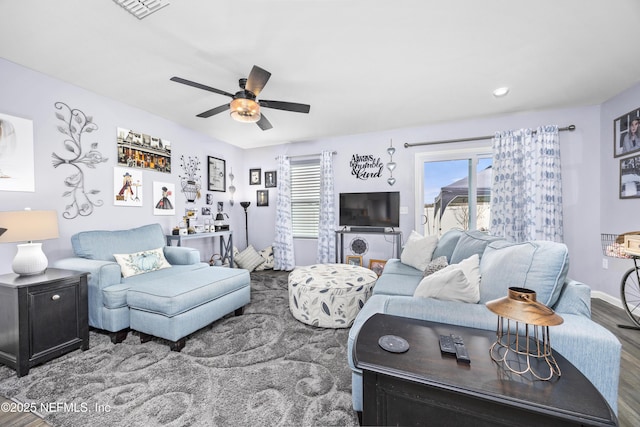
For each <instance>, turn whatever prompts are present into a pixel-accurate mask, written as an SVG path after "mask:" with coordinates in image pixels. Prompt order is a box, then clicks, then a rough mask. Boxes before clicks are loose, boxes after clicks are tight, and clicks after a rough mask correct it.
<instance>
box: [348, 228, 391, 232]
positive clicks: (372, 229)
mask: <svg viewBox="0 0 640 427" xmlns="http://www.w3.org/2000/svg"><path fill="white" fill-rule="evenodd" d="M349 231H351V232H352V233H384V232H385V228H384V227H349Z"/></svg>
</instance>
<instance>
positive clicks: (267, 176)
mask: <svg viewBox="0 0 640 427" xmlns="http://www.w3.org/2000/svg"><path fill="white" fill-rule="evenodd" d="M277 176H278V175H277V173H276V171H268V172H265V173H264V188H273V187H277V186H278V179H277Z"/></svg>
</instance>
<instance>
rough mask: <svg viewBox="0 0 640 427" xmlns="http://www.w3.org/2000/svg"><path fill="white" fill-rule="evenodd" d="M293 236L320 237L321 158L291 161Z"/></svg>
mask: <svg viewBox="0 0 640 427" xmlns="http://www.w3.org/2000/svg"><path fill="white" fill-rule="evenodd" d="M291 216H292V223H293V237H306V238H317V237H318V222H319V218H320V159H314V160H305V161H297V162H291Z"/></svg>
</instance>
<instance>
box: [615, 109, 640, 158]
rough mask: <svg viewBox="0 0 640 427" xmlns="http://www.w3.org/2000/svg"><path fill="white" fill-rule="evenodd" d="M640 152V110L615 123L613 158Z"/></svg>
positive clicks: (621, 117) (623, 116) (620, 118)
mask: <svg viewBox="0 0 640 427" xmlns="http://www.w3.org/2000/svg"><path fill="white" fill-rule="evenodd" d="M637 151H640V108H637V109H635V110H633V111H629V112H628V113H626V114H623V115H622V116H620V117H618V118H617V119H615V120H614V121H613V157H620V156H626V155H627V154H631V153H635V152H637Z"/></svg>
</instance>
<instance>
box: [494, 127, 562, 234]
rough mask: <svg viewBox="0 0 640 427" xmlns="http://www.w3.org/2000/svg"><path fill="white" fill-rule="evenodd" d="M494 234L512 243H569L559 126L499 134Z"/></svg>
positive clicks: (495, 178) (495, 148)
mask: <svg viewBox="0 0 640 427" xmlns="http://www.w3.org/2000/svg"><path fill="white" fill-rule="evenodd" d="M490 232H491V234H493V235H496V236H503V237H504V238H505V239H507V240H509V241H512V242H524V241H527V240H550V241H554V242H562V241H563V234H564V233H563V224H562V175H561V166H560V140H559V137H558V127H557V126H544V127H538V128H537V129H536V130H535V131H534V130H532V129H520V130H515V131H504V132H497V133H496V135H495V137H494V138H493V186H492V188H491V227H490Z"/></svg>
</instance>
